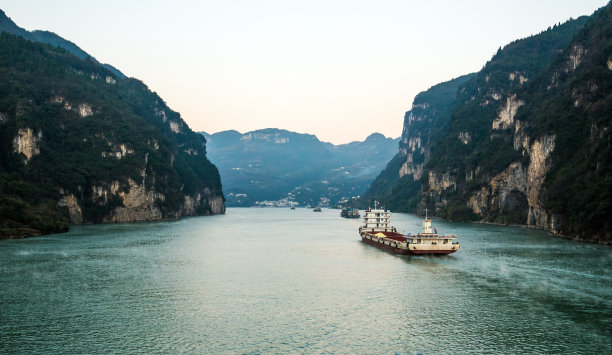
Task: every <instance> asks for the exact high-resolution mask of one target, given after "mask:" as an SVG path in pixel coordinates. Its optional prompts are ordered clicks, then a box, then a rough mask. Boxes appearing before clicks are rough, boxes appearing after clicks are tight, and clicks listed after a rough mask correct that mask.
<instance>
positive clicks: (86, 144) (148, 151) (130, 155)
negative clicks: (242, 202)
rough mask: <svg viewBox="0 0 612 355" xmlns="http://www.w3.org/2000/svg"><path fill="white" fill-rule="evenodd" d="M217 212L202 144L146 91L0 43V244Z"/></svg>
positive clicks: (220, 207)
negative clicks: (80, 226) (80, 227)
mask: <svg viewBox="0 0 612 355" xmlns="http://www.w3.org/2000/svg"><path fill="white" fill-rule="evenodd" d="M224 211H225V207H224V197H223V194H222V188H221V181H220V178H219V173H218V170H217V168H216V167H215V166H214V165H213V164H212V163H210V161H209V160H208V159H207V158H206V146H205V139H204V138H203V137H202V136H201V135H199V134H197V133H194V132H193V131H191V130H190V129H189V127H188V126H187V124H186V123H185V122H184V121H183V120H182V119H181V117H180V115H179V114H178V113H177V112H174V111H172V110H171V109H170V108H168V106H167V105H166V104H165V103H164V101H163V100H162V99H161V98H160V97H159V96H158V95H157V94H155V93H153V92H151V91H150V90H149V89H148V88H147V87H146V85H144V84H143V83H142V82H140V81H138V80H136V79H120V78H119V77H118V76H117V75H116V74H115V73H114V72H112V71H110V70H109V69H107V68H106V67H105V66H103V65H101V64H99V63H98V62H96V61H95V60H93V59H92V58H91V57H87V58H85V59H82V58H79V57H77V56H75V55H74V54H71V53H70V52H69V51H67V50H65V49H63V48H60V47H57V46H53V45H50V44H45V43H40V42H33V41H30V40H27V39H25V38H23V37H22V36H14V35H12V34H9V33H6V32H3V33H1V34H0V238H10V237H25V236H31V235H39V234H45V233H54V232H61V231H65V230H66V229H67V228H68V224H69V223H70V222H71V223H99V222H115V223H117V222H133V221H155V220H162V219H174V218H178V217H181V216H186V215H207V214H217V213H224Z"/></svg>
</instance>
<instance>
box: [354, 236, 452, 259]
mask: <svg viewBox="0 0 612 355" xmlns="http://www.w3.org/2000/svg"><path fill="white" fill-rule="evenodd" d="M387 234H390V235H393V234H396V233H387ZM396 238H397V237H396ZM399 239H400V240H402V239H403V240H404V241H405V238H402V237H399ZM361 241H362V242H364V243H366V244H368V245H371V246H373V247H377V248H378V249H382V250H384V251H387V252H389V253H393V254H400V255H448V254H452V253H454V252H456V251H457V250H459V245H453V248H452V249H440V248H436V249H427V248H426V247H425V249H419V248H423V247H424V246H423V245H414V244H408V247H407V248H402V247H399V246H398V244H399V243H393V242H394V241H393V240H388V241H387V243H389V242H391V243H390V244H385V243H384V242H383V241H382V240H381V239H379V238H372V236H370V235H369V234H368V233H363V234H362V235H361ZM395 241H398V240H397V239H395Z"/></svg>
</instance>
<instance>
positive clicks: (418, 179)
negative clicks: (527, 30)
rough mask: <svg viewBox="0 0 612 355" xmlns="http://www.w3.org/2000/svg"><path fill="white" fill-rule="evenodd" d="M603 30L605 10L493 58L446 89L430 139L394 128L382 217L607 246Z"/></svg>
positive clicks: (606, 37)
mask: <svg viewBox="0 0 612 355" xmlns="http://www.w3.org/2000/svg"><path fill="white" fill-rule="evenodd" d="M611 24H612V21H611V18H610V5H608V6H606V7H604V8H602V9H600V10H599V11H598V12H596V13H595V14H594V15H593V16H591V17H589V18H587V17H583V18H579V19H577V20H570V21H568V22H566V23H564V24H562V25H558V26H554V27H553V28H549V29H548V30H546V31H544V32H542V33H540V34H538V35H535V36H532V37H529V38H525V39H522V40H517V41H515V42H512V43H510V44H509V45H507V46H506V47H504V48H503V49H501V48H500V50H499V51H498V53H497V54H496V55H495V56H494V57H493V58H492V59H491V60H490V61H489V62H488V63H487V64H486V65H485V66H484V68H483V69H482V70H481V71H480V72H478V73H476V74H475V75H474V76H473V77H472V78H470V79H469V80H467V81H465V82H464V83H463V84H461V85H459V86H458V87H457V90H456V92H455V94H456V99H455V100H456V105H455V107H453V108H452V112H450V113H449V114H448V116H449V118H448V124H447V125H446V126H445V128H444V130H443V132H442V133H441V134H439V135H437V136H436V135H434V134H433V132H435V130H436V129H437V127H435V125H433V124H431V125H425V126H424V127H423V128H420V129H418V130H417V129H414V128H413V127H412V126H413V124H412V122H413V121H414V120H412V119H410V118H409V119H408V120H405V124H404V133H403V135H402V144H403V146H402V149H400V152H399V154H398V157H400V158H399V159H397V161H395V162H394V161H393V160H392V161H391V162H390V163H389V166H388V168H392V169H391V170H392V171H394V172H395V174H396V176H397V178H396V179H397V180H396V182H395V183H393V184H391V187H389V188H387V191H390V192H391V193H387V198H389V197H390V198H391V200H393V199H396V200H399V203H394V204H395V205H396V206H392V207H395V208H397V209H399V210H404V211H417V212H421V211H422V210H424V209H425V208H428V209H429V210H430V211H435V213H437V214H438V215H440V216H442V217H445V218H449V219H455V220H473V219H476V220H482V221H489V222H496V223H517V224H524V225H528V226H532V227H535V228H542V229H548V230H551V231H553V233H555V234H559V235H565V236H570V237H572V238H576V239H580V240H588V241H595V242H600V243H608V242H609V241H610V240H612V238H611V235H610V231H611V230H612V226H611V225H610V223H609V222H608V220H609V218H608V217H606V216H609V214H610V212H611V211H610V205H611V199H610V192H609V191H612V186H611V185H610V176H611V174H610V165H611V164H612V159H610V137H609V132H608V127H609V125H610V120H611V119H612V115H610V107H612V106H611V103H612V102H611V101H610V100H611V98H610V92H612V90H610V83H611V82H612V81H611V76H610V74H611V70H610V64H609V63H610V62H611V58H612V53H611V52H610V48H612V42H611V30H610V27H611ZM415 103H416V99H415ZM418 108H420V106H419V107H418ZM413 110H414V108H413ZM606 112H607V113H606ZM412 116H414V114H413V115H412ZM423 132H425V134H424V133H423ZM425 136H427V137H429V140H428V143H427V144H424V142H425V140H424V139H423V137H425ZM431 137H434V138H435V139H432V138H431ZM421 155H422V157H421ZM415 157H417V159H415ZM415 161H416V162H417V163H416V164H415ZM421 162H423V163H421ZM393 164H394V165H393ZM392 165H393V166H392ZM406 176H410V177H412V179H410V180H412V181H414V183H413V185H412V186H411V188H410V189H406V188H402V186H404V187H405V186H408V185H407V183H406V180H405V177H406ZM587 177H589V178H587ZM379 178H380V177H379ZM377 180H378V178H377ZM402 183H403V185H402ZM373 187H374V185H373ZM371 189H372V188H371ZM398 196H399V197H398ZM370 198H383V201H384V198H385V195H384V194H375V195H374V196H370ZM398 207H399V208H398Z"/></svg>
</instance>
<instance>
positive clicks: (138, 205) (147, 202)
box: [58, 179, 225, 224]
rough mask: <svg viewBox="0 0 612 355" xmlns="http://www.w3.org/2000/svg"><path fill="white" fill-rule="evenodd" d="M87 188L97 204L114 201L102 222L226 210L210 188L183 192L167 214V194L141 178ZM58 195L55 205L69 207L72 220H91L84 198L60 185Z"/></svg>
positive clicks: (153, 219) (206, 213)
mask: <svg viewBox="0 0 612 355" xmlns="http://www.w3.org/2000/svg"><path fill="white" fill-rule="evenodd" d="M126 185H127V186H126ZM90 188H91V192H92V193H91V197H90V201H88V202H90V203H93V204H96V205H98V206H100V207H104V206H108V205H113V206H114V205H117V206H116V207H113V208H111V209H109V212H108V213H107V214H106V215H105V216H103V218H102V222H104V223H128V222H145V221H159V220H164V219H176V218H180V217H184V216H197V215H201V214H204V215H209V214H223V213H225V204H224V200H223V196H220V195H217V194H215V193H213V192H212V191H211V190H210V189H209V188H205V189H203V190H202V191H200V192H198V193H196V194H195V195H194V196H191V195H185V196H184V201H183V203H182V204H181V206H180V207H179V208H178V209H177V210H175V211H173V212H170V213H168V214H166V215H164V213H163V211H162V206H161V204H160V202H164V200H165V199H166V196H165V195H164V194H163V193H160V192H157V191H155V190H154V189H153V188H150V187H147V186H146V185H145V184H144V182H140V183H139V182H136V181H134V180H132V179H128V183H127V184H122V183H120V182H119V181H116V180H115V181H111V182H109V183H108V184H101V185H94V186H91V187H90ZM60 195H61V198H60V200H59V201H58V206H60V207H66V208H67V209H68V211H69V216H70V221H71V223H73V224H81V223H84V222H91V221H88V220H87V219H86V218H84V216H83V211H82V208H81V206H82V205H83V204H84V203H85V201H83V200H79V199H78V198H77V197H76V196H75V195H74V194H68V193H66V192H65V191H64V190H63V189H60Z"/></svg>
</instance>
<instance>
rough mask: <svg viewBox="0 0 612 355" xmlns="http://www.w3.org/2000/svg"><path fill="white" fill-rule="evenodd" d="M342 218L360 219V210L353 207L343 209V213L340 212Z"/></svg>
mask: <svg viewBox="0 0 612 355" xmlns="http://www.w3.org/2000/svg"><path fill="white" fill-rule="evenodd" d="M340 217H344V218H359V217H360V216H359V210H357V209H354V208H353V207H347V208H343V209H342V211H340Z"/></svg>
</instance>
